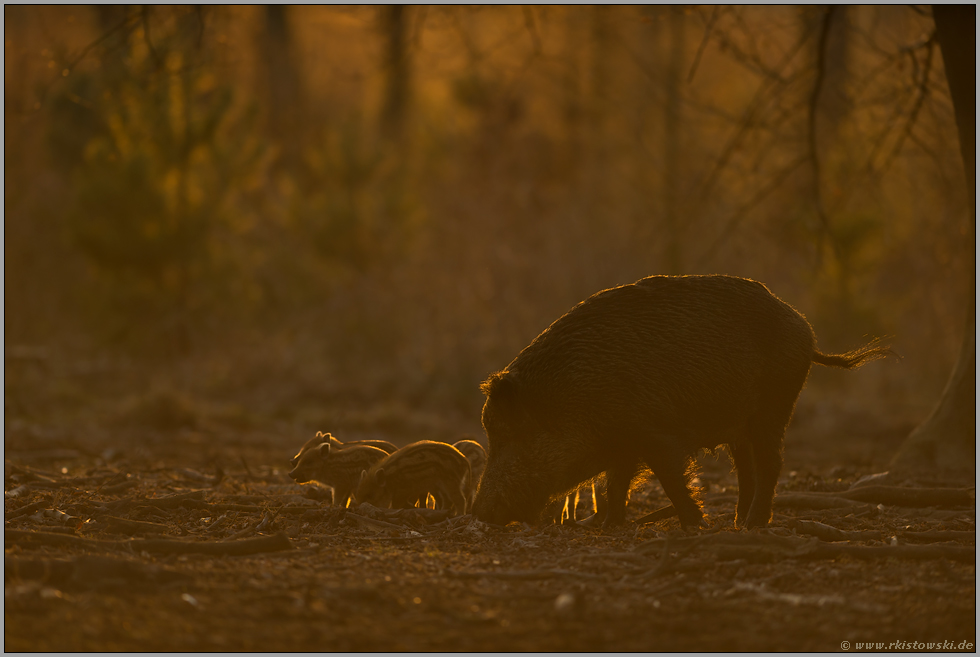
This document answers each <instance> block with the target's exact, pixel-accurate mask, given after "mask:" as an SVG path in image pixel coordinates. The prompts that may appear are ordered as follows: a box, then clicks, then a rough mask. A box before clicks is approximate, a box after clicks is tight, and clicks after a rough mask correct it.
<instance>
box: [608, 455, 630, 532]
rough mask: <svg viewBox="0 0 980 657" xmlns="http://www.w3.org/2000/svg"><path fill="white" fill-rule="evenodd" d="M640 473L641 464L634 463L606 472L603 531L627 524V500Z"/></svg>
mask: <svg viewBox="0 0 980 657" xmlns="http://www.w3.org/2000/svg"><path fill="white" fill-rule="evenodd" d="M637 471H639V463H636V462H634V461H629V462H623V463H619V464H617V465H615V466H613V467H611V468H609V469H608V470H606V502H607V503H606V505H605V506H606V513H605V518H603V520H602V527H603V529H608V528H610V527H616V526H618V525H622V524H623V523H625V522H626V498H627V497H628V496H629V492H630V484H631V483H632V481H633V477H635V476H636V473H637Z"/></svg>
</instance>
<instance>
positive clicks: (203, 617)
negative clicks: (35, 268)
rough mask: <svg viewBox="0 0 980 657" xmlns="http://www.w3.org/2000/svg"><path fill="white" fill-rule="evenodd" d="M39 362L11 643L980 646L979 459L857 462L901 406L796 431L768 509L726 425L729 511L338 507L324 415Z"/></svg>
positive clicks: (18, 457)
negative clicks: (922, 468) (318, 471)
mask: <svg viewBox="0 0 980 657" xmlns="http://www.w3.org/2000/svg"><path fill="white" fill-rule="evenodd" d="M22 383H23V380H19V383H18V381H16V380H15V381H13V382H11V381H10V380H9V379H8V385H7V395H6V397H5V445H4V457H5V468H4V492H5V532H4V547H5V562H4V565H5V567H4V584H5V591H4V599H5V605H4V621H5V622H4V628H5V629H4V648H5V650H6V651H99V652H102V651H192V650H193V651H298V650H302V651H473V652H477V651H480V652H484V651H569V652H599V651H643V652H647V651H667V650H691V651H693V650H710V651H748V650H752V651H774V650H780V651H838V650H842V651H850V652H855V651H856V652H862V651H866V650H869V649H874V650H878V651H881V650H911V649H917V650H929V649H946V650H948V649H962V650H967V651H971V652H972V651H973V650H974V649H975V645H976V557H975V537H976V531H975V519H976V507H975V501H974V500H975V497H974V492H973V489H972V487H973V486H974V481H973V478H972V476H970V477H967V478H965V479H964V478H963V477H962V476H961V477H959V478H957V477H954V476H951V475H941V474H937V473H933V474H931V475H929V476H923V475H919V476H914V475H899V474H897V473H889V474H887V475H882V476H879V477H876V478H873V479H864V478H865V477H867V476H868V475H873V474H876V473H880V472H881V471H882V470H884V469H885V468H883V467H881V465H880V464H881V463H882V462H886V458H883V457H881V456H880V454H881V453H882V452H883V451H887V452H888V453H891V452H892V451H893V450H894V447H893V446H891V447H888V448H887V450H886V449H885V448H884V447H883V445H885V444H888V445H894V444H897V442H896V441H898V440H900V438H901V436H902V435H904V434H905V433H907V430H908V427H907V426H898V427H896V426H891V427H889V426H879V425H878V424H876V423H875V422H873V421H869V422H865V423H864V425H862V426H863V429H861V430H859V431H857V430H856V431H851V432H838V433H833V434H830V435H828V434H827V433H826V432H824V431H809V432H808V431H806V430H805V427H801V428H794V429H793V430H791V432H790V434H789V435H788V437H787V441H786V465H785V467H784V469H783V473H782V476H781V479H780V484H779V487H778V488H777V498H776V509H775V515H774V518H773V522H772V526H771V528H769V529H766V530H752V531H736V530H735V529H734V528H733V526H732V525H733V519H734V511H735V500H736V495H737V482H736V477H735V475H734V473H732V472H731V465H730V462H729V459H728V457H727V455H725V454H724V450H723V449H721V450H719V451H718V453H717V454H716V455H715V456H711V455H705V456H702V457H701V458H700V459H699V461H700V465H701V474H700V477H699V483H700V485H701V487H702V490H703V492H704V499H705V511H706V517H707V519H708V521H709V523H710V524H711V528H710V529H707V530H702V531H684V530H683V529H681V527H680V525H679V523H678V521H677V519H676V518H669V519H667V520H662V521H659V522H657V523H652V524H645V525H639V524H636V523H635V521H636V520H637V519H638V518H640V517H642V516H643V515H645V514H647V513H650V512H652V511H654V510H656V509H658V508H660V507H663V506H665V505H666V504H668V500H667V499H666V498H665V496H664V495H663V492H662V491H661V489H660V486H659V484H657V482H656V480H655V479H651V480H650V481H648V482H646V483H644V484H642V485H641V486H640V487H639V488H638V489H636V490H634V491H633V493H632V497H631V499H630V505H629V508H628V519H629V520H630V522H629V523H628V524H627V525H626V526H625V527H623V528H621V529H617V530H614V531H603V530H599V529H591V528H586V527H582V526H579V525H569V524H565V525H550V526H541V527H530V526H527V525H520V524H511V525H508V526H507V527H495V526H490V525H487V524H484V523H481V522H479V521H476V520H475V519H473V518H472V517H470V516H462V517H457V518H449V519H443V518H442V517H441V515H440V513H439V512H432V511H427V512H402V513H399V514H394V513H392V512H391V511H388V512H385V511H382V510H376V509H373V508H369V507H367V506H357V507H352V508H350V509H346V510H343V509H339V508H336V507H331V506H329V505H328V504H327V502H326V499H329V498H328V497H327V496H325V494H324V493H325V492H326V491H325V490H324V489H322V488H320V487H318V486H316V485H307V486H298V485H296V484H295V483H293V482H292V481H291V480H290V479H289V478H288V476H287V474H286V472H287V470H288V459H289V458H290V457H291V456H292V455H293V454H294V453H295V451H296V450H297V449H298V448H299V446H300V445H301V444H302V442H303V441H305V438H306V436H300V437H295V438H290V440H294V441H295V444H292V443H289V444H286V442H285V441H284V439H283V436H282V434H281V432H278V431H277V430H276V428H275V425H274V423H272V422H271V421H270V422H269V423H267V424H266V425H265V426H261V425H262V423H261V422H258V423H256V422H254V421H250V422H248V423H242V422H240V421H236V420H235V417H233V416H234V414H233V413H231V414H229V413H228V412H215V413H211V414H210V415H208V416H207V417H202V416H200V414H199V415H198V416H194V414H193V413H194V412H193V410H190V411H188V410H187V408H184V407H182V406H181V404H180V403H175V402H174V401H173V399H170V398H167V397H166V396H164V397H162V398H159V396H158V397H157V398H154V397H152V396H151V397H150V398H149V401H146V402H145V403H142V405H140V404H136V405H132V404H130V405H129V406H125V408H123V410H119V408H117V407H115V406H113V407H111V408H110V406H109V405H102V406H100V405H99V404H96V403H92V404H89V403H86V402H84V400H83V401H79V400H78V399H76V400H75V403H74V405H72V404H67V403H66V404H65V405H64V406H65V407H66V408H72V409H74V410H72V411H71V412H67V411H66V412H64V413H61V414H58V413H53V414H45V413H44V412H42V410H43V408H45V404H46V403H48V402H51V401H52V400H57V399H62V400H63V399H67V398H71V399H75V398H76V397H77V395H79V394H82V393H80V392H78V391H77V390H76V391H75V392H72V393H71V394H67V395H66V394H65V393H64V392H63V391H62V392H57V391H55V392H51V393H46V394H48V396H47V397H45V396H44V395H40V393H38V391H36V390H28V389H27V388H16V389H15V388H12V387H11V386H12V385H14V384H16V385H20V384H22ZM25 391H26V392H25ZM161 399H162V401H161ZM168 399H169V401H168ZM38 400H40V401H38ZM44 400H47V401H44ZM42 402H43V403H42ZM188 413H189V414H190V415H188ZM236 422H237V423H236ZM858 424H860V423H858ZM244 425H247V426H244ZM257 425H258V426H257ZM321 428H322V429H324V430H333V429H331V427H329V426H324V427H321ZM334 433H335V435H337V432H336V431H334ZM371 436H372V437H382V438H388V439H390V440H392V441H393V442H396V443H398V444H405V443H407V442H408V440H406V439H404V437H403V436H401V435H395V434H394V433H392V434H386V433H385V432H384V431H376V432H374V433H373V434H371ZM338 437H340V438H341V439H345V440H353V439H355V438H358V437H363V436H356V435H346V434H345V435H338ZM450 438H451V437H450V436H447V437H446V439H447V440H448V439H450ZM457 438H458V436H457ZM871 454H877V455H879V456H876V457H874V458H872V457H870V456H869V455H871ZM862 479H863V481H862ZM899 487H901V488H905V489H907V490H904V491H901V490H899V491H896V488H899ZM909 489H910V490H909ZM937 489H942V490H937ZM916 642H918V643H916Z"/></svg>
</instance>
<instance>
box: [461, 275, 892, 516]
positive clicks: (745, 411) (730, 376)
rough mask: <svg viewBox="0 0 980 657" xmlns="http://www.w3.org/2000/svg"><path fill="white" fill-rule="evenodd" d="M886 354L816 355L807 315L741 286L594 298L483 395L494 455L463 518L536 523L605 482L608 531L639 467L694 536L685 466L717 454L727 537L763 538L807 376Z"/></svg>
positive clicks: (655, 281)
mask: <svg viewBox="0 0 980 657" xmlns="http://www.w3.org/2000/svg"><path fill="white" fill-rule="evenodd" d="M891 353H892V352H891V350H889V349H888V348H887V347H881V346H877V345H876V344H875V343H872V344H870V345H866V346H864V347H861V348H860V349H856V350H854V351H851V352H848V353H845V354H839V355H828V354H822V353H820V352H819V351H817V349H816V347H815V337H814V334H813V329H812V328H811V327H810V324H809V323H808V322H807V321H806V319H805V318H804V317H803V315H801V314H800V313H798V312H797V311H796V310H794V309H793V308H792V307H791V306H789V305H788V304H786V303H784V302H783V301H781V300H779V299H778V298H776V297H775V296H774V295H773V294H772V293H771V292H769V290H768V289H766V287H765V286H764V285H762V284H761V283H758V282H756V281H751V280H748V279H744V278H736V277H732V276H651V277H649V278H644V279H642V280H639V281H637V282H636V283H633V284H632V285H624V286H622V287H617V288H613V289H609V290H603V291H602V292H599V293H597V294H594V295H592V296H591V297H589V298H588V299H586V300H585V301H583V302H581V303H579V304H578V305H577V306H575V307H574V308H572V309H571V310H570V311H568V312H567V313H565V315H563V316H562V317H560V318H559V319H558V320H556V321H555V322H554V323H553V324H552V325H551V326H549V327H548V328H547V329H545V331H544V332H543V333H541V334H540V335H539V336H538V337H536V338H535V339H534V341H533V342H531V344H529V345H528V346H527V347H525V348H524V350H523V351H521V353H520V354H518V355H517V357H516V358H515V359H514V360H513V361H511V363H510V364H509V365H507V367H506V368H505V369H504V370H503V371H501V372H497V373H496V374H493V375H492V376H490V378H489V379H488V380H487V381H485V382H484V383H483V385H482V389H483V392H484V394H485V395H486V402H485V404H484V406H483V427H484V429H485V430H486V433H487V437H488V438H489V445H490V449H489V454H488V461H487V465H486V470H485V471H484V474H483V481H482V484H481V486H480V491H479V494H478V495H477V498H476V502H475V504H474V507H473V513H474V514H475V515H476V516H477V517H478V518H480V519H481V520H485V521H488V522H494V523H501V524H503V523H506V522H509V521H511V520H521V521H525V522H536V521H538V520H539V517H540V515H541V512H542V511H543V510H544V509H545V507H546V505H548V504H549V503H550V502H553V501H554V500H556V499H558V498H560V497H562V496H564V495H566V494H568V493H569V492H570V491H574V490H575V489H576V488H578V487H579V486H580V485H581V484H582V483H583V482H586V481H589V480H591V479H594V478H595V477H596V476H598V475H599V474H600V473H603V472H605V473H606V484H607V496H608V511H607V516H606V520H605V521H606V523H607V524H617V523H621V522H623V520H624V519H625V513H626V498H627V494H628V492H629V487H630V483H631V481H632V480H633V478H634V477H635V476H637V473H638V472H640V470H641V467H642V465H643V464H644V463H645V464H646V465H647V466H648V467H649V468H650V469H651V470H652V471H653V472H654V474H655V475H656V476H657V478H658V479H659V480H660V484H661V486H662V487H663V490H664V493H666V495H667V497H668V498H670V501H671V502H672V503H673V505H674V507H675V508H676V509H677V512H678V515H679V517H680V520H681V523H682V524H683V525H685V526H692V525H694V526H696V525H699V524H701V523H702V520H703V517H702V512H701V506H700V503H699V502H698V501H696V500H695V498H694V496H693V495H692V493H691V490H690V488H689V485H688V484H689V482H688V480H689V478H690V473H691V464H692V459H693V457H694V456H695V455H696V454H697V451H698V449H700V448H709V449H711V448H714V447H716V446H718V445H721V444H727V445H728V447H729V450H730V452H731V454H732V459H733V460H734V464H735V468H736V471H737V474H738V488H739V492H738V506H737V509H736V524H737V525H738V526H740V527H742V526H749V527H754V526H765V525H767V524H768V523H769V520H770V518H771V516H772V500H773V495H774V493H775V488H776V479H777V478H778V476H779V471H780V468H781V467H782V446H783V435H784V433H785V431H786V425H787V424H788V423H789V420H790V417H791V416H792V414H793V408H794V406H795V405H796V399H797V397H798V396H799V394H800V390H802V388H803V384H804V383H805V382H806V377H807V374H808V373H809V371H810V363H818V364H820V365H827V366H830V367H840V368H845V369H852V368H855V367H858V366H859V365H861V364H862V363H865V362H867V361H870V360H874V359H877V358H882V357H884V356H886V355H889V354H891Z"/></svg>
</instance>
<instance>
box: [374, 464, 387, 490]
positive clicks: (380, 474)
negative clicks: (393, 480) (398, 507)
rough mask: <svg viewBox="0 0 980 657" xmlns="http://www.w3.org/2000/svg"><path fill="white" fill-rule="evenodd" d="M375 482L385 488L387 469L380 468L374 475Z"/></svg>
mask: <svg viewBox="0 0 980 657" xmlns="http://www.w3.org/2000/svg"><path fill="white" fill-rule="evenodd" d="M374 481H375V483H377V484H378V485H379V486H384V485H385V469H384V468H378V471H377V472H375V473H374Z"/></svg>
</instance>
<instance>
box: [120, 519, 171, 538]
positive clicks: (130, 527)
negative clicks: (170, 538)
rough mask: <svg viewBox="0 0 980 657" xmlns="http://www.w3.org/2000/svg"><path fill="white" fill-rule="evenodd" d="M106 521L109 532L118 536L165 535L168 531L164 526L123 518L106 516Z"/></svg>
mask: <svg viewBox="0 0 980 657" xmlns="http://www.w3.org/2000/svg"><path fill="white" fill-rule="evenodd" d="M106 521H107V522H108V523H109V529H110V530H112V531H118V533H120V534H129V535H134V534H166V533H167V530H168V529H169V527H167V526H166V525H161V524H160V523H157V522H145V521H143V520H127V519H125V518H117V517H116V516H108V517H107V518H106Z"/></svg>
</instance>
